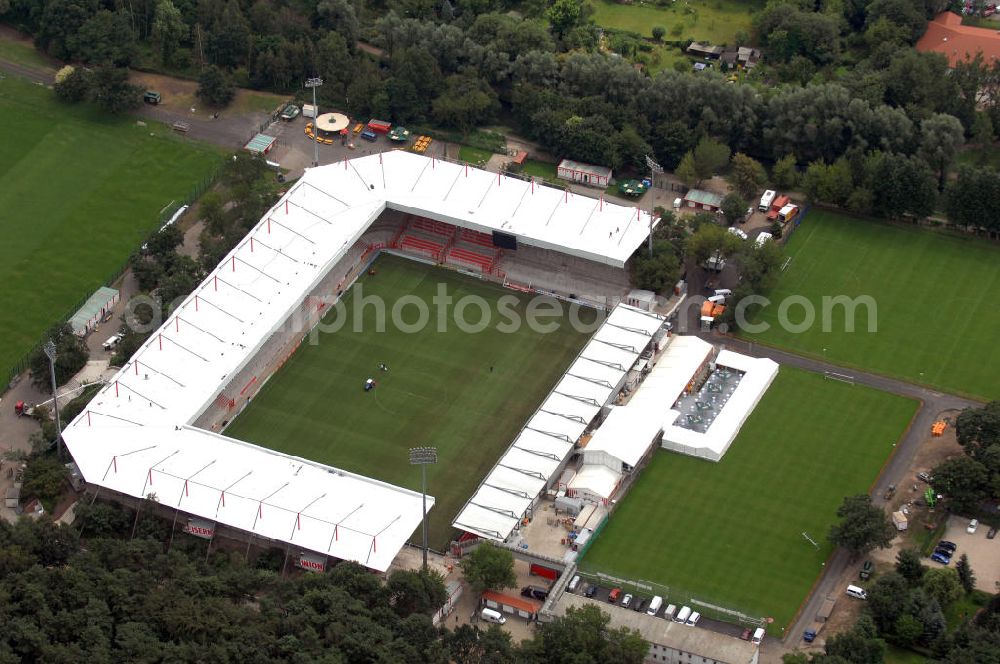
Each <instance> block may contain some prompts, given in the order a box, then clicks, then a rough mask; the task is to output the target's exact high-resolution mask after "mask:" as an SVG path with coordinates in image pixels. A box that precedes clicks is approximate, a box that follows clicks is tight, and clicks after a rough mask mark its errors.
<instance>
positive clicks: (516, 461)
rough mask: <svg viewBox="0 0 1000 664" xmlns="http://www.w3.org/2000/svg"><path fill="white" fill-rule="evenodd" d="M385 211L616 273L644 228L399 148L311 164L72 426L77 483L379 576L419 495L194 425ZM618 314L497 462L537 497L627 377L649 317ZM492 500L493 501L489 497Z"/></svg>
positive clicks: (412, 518) (614, 211)
mask: <svg viewBox="0 0 1000 664" xmlns="http://www.w3.org/2000/svg"><path fill="white" fill-rule="evenodd" d="M387 207H390V208H393V209H398V210H404V211H408V212H412V213H415V214H420V215H423V216H426V217H430V218H434V219H437V220H439V221H444V222H447V223H451V224H456V225H460V226H464V227H467V228H471V229H475V230H480V231H485V232H490V231H492V230H500V231H503V232H505V233H511V234H514V235H517V237H518V240H519V241H522V242H524V243H527V244H531V245H535V246H539V247H546V248H551V249H555V250H557V251H561V252H565V253H570V254H573V255H576V256H580V257H584V258H587V259H590V260H594V261H599V262H602V263H606V264H609V265H614V266H622V265H624V263H625V261H626V260H627V259H628V257H629V256H630V255H631V254H632V252H633V251H634V250H635V248H636V247H637V246H638V245H640V244H641V243H642V241H643V240H644V238H645V237H646V234H647V228H648V225H649V216H648V215H643V214H642V213H640V212H638V211H637V209H634V208H625V207H621V206H617V205H612V204H608V203H601V202H599V201H596V200H594V199H590V198H587V197H584V196H574V195H572V194H565V193H564V192H563V191H561V190H556V189H552V188H549V187H543V186H540V185H537V184H533V183H529V182H524V181H520V180H516V179H513V178H506V177H503V176H499V177H498V176H496V175H494V174H490V173H487V172H485V171H480V170H478V169H475V168H467V167H464V166H459V165H456V164H451V163H447V162H441V161H435V160H433V159H430V158H427V157H423V156H419V155H415V154H411V153H406V152H390V153H386V154H384V155H372V156H369V157H363V158H359V159H354V160H350V161H344V162H341V163H338V164H332V165H329V166H323V167H320V168H314V169H310V170H308V171H307V172H306V174H305V175H304V176H303V177H302V178H301V179H300V180H299V181H298V182H297V183H296V184H295V185H294V186H293V187H292V188H291V190H290V191H289V192H288V193H287V194H286V195H285V196H284V197H283V198H282V199H281V200H280V201H279V202H278V203H277V204H276V205H275V206H274V207H273V208H272V209H271V210H270V211H269V212H268V214H266V215H265V217H264V218H263V219H261V221H260V222H259V223H258V224H257V226H255V227H254V228H253V230H251V231H250V233H249V234H248V235H247V236H246V237H245V238H244V239H243V241H242V242H241V243H240V244H239V245H238V246H237V247H236V248H234V249H233V250H232V251H231V252H230V253H229V254H228V255H227V256H226V257H225V258H224V259H223V260H222V262H221V263H220V264H219V265H218V266H217V267H216V268H215V269H214V270H213V271H212V272H211V274H209V276H208V277H207V278H206V279H205V281H204V282H202V283H201V284H200V285H199V286H198V287H197V288H196V290H195V291H194V292H193V293H192V294H191V295H190V296H189V297H188V298H187V299H186V300H185V301H184V302H183V303H182V304H181V305H180V306H179V307H177V308H176V309H175V310H174V312H173V313H172V314H171V316H170V317H169V318H168V319H167V321H166V322H165V323H164V324H163V326H162V327H161V328H160V329H159V330H158V331H156V332H154V333H153V335H152V336H151V337H150V338H149V340H148V341H147V342H146V344H145V345H144V346H143V347H142V348H140V349H139V350H138V351H137V352H136V354H135V355H134V356H133V357H132V358H131V360H130V361H129V362H128V363H127V364H126V366H125V367H123V368H122V370H121V371H120V372H119V373H118V374H117V375H116V376H115V377H114V378H113V379H112V381H111V382H110V383H109V384H108V385H107V386H106V387H105V388H104V389H103V390H101V392H100V393H98V395H97V396H96V397H95V398H94V400H93V401H92V402H91V403H90V405H89V407H88V410H86V411H84V412H83V413H81V414H80V415H79V416H78V417H77V418H76V419H75V420H74V421H73V422H72V423H71V424H70V425H69V426H68V427H67V428H66V431H65V434H64V438H65V440H66V444H67V446H68V448H69V450H70V451H71V452H72V454H73V458H74V459H75V460H76V462H77V464H78V465H79V467H80V470H81V472H82V474H83V476H84V478H85V479H86V480H87V481H88V482H90V483H92V484H95V485H98V486H102V487H106V488H108V489H112V490H114V491H119V492H121V493H124V494H127V495H129V496H133V497H137V498H143V497H146V496H148V495H149V494H151V493H155V494H156V498H157V500H159V502H160V503H161V504H163V505H168V506H172V507H176V508H178V509H180V510H182V511H184V512H185V513H189V514H192V515H196V516H199V517H203V518H207V519H212V520H215V521H217V522H219V523H221V524H224V525H229V526H233V527H236V528H240V529H243V530H247V531H250V532H252V533H255V534H258V535H261V536H263V537H268V538H271V539H275V540H279V541H283V542H288V543H291V544H294V545H297V546H301V547H304V548H307V549H310V550H312V551H317V552H323V553H328V554H330V555H332V556H335V557H337V558H341V559H344V560H355V561H358V562H360V563H362V564H364V565H367V566H368V567H371V568H374V569H377V570H383V571H384V570H385V569H386V568H387V567H388V566H389V563H390V562H391V561H392V559H393V558H394V557H395V555H396V553H397V552H398V551H399V548H400V547H402V546H403V544H404V543H405V541H406V540H407V538H409V536H410V535H411V534H412V532H413V530H414V529H415V528H416V527H417V525H419V523H420V517H421V500H420V494H419V493H415V492H412V491H409V490H406V489H401V488H399V487H394V486H391V485H388V484H385V483H383V482H378V481H375V480H372V479H368V478H364V477H361V476H357V475H352V474H350V473H345V472H343V471H340V470H337V469H335V468H330V467H327V466H324V465H321V464H317V463H314V462H311V461H308V460H305V459H298V458H295V457H289V456H286V455H283V454H279V453H277V452H273V451H271V450H267V449H265V448H262V447H257V446H254V445H250V444H248V443H244V442H241V441H238V440H234V439H232V438H227V437H224V436H220V435H216V434H213V433H210V432H207V431H203V430H201V429H197V428H194V427H192V426H190V424H191V423H192V422H193V421H195V420H196V419H197V417H198V416H199V415H200V414H201V413H202V412H203V411H204V410H206V409H207V408H208V407H209V406H211V404H212V403H213V401H214V400H215V398H216V397H217V396H218V395H219V393H220V391H221V390H222V386H224V385H225V384H226V383H227V380H229V379H230V378H231V377H232V376H235V375H236V374H237V373H238V372H239V371H240V370H242V369H243V367H244V366H245V365H246V364H247V363H248V362H249V361H250V360H252V358H253V357H254V355H255V354H256V353H257V351H258V350H259V349H260V348H261V346H262V345H263V343H264V342H265V341H266V340H267V339H268V338H269V337H270V336H271V335H272V333H273V332H275V331H276V330H277V329H278V328H279V327H280V326H281V325H282V324H283V323H284V322H285V320H286V319H287V318H288V316H289V315H290V314H291V313H292V312H293V311H294V310H295V309H296V308H297V307H298V306H299V305H300V304H301V303H302V301H303V300H304V298H305V297H306V295H307V294H308V293H309V292H310V291H311V290H312V289H313V288H314V287H315V286H316V285H317V284H318V283H319V282H320V281H321V280H322V279H323V277H324V276H325V275H326V274H327V272H328V271H329V270H330V269H331V268H332V267H333V266H334V265H335V264H336V263H337V262H338V261H339V260H340V259H341V258H342V257H343V256H344V255H345V253H346V252H347V250H348V249H350V248H351V246H352V245H354V244H355V242H357V240H358V239H359V238H360V237H361V236H362V235H363V234H364V232H365V231H366V230H367V229H368V227H369V226H370V225H371V223H372V222H373V221H374V220H375V219H376V218H378V216H379V215H380V214H381V213H382V212H383V211H384V210H385V209H386V208H387ZM616 316H617V318H616ZM612 318H613V319H614V320H621V321H623V323H622V324H623V325H635V326H638V329H641V330H643V332H640V333H628V332H627V331H626V330H625V329H621V330H618V332H616V333H615V334H614V335H611V334H610V332H605V330H606V329H608V330H610V329H613V328H609V327H608V325H607V324H606V325H605V327H604V328H602V330H601V332H599V333H598V337H601V335H602V334H603V335H605V336H608V337H609V340H608V344H609V347H610V348H611V349H612V350H610V351H609V350H607V349H601V350H600V351H597V350H595V351H594V352H593V355H587V356H588V357H591V356H592V357H594V358H595V360H598V361H588V360H584V359H580V360H578V363H581V365H582V366H576V365H574V367H573V368H572V370H571V371H570V372H569V374H572V376H571V375H567V376H566V377H565V378H564V379H563V381H562V382H561V383H560V385H559V386H557V388H556V392H558V394H555V393H554V394H553V395H552V396H550V400H552V401H551V403H550V402H548V401H547V402H546V404H547V405H546V406H545V408H544V409H545V410H547V411H550V412H556V413H560V415H550V414H547V413H545V412H541V411H540V412H539V413H537V414H536V415H535V417H534V418H532V420H531V421H530V422H529V423H528V427H531V428H534V429H536V430H537V431H539V432H541V433H538V434H532V435H531V436H530V437H529V436H527V435H525V436H523V438H524V441H523V442H519V441H521V439H520V438H519V440H518V441H515V444H514V445H512V446H511V449H510V450H509V451H508V452H507V454H506V455H505V457H504V458H503V459H502V460H501V465H503V464H506V465H508V466H509V467H511V468H514V469H516V470H514V471H512V472H514V473H518V475H517V476H516V477H517V479H518V481H519V483H514V484H517V485H518V486H521V485H524V484H527V485H528V488H527V489H526V490H527V491H528V492H531V491H535V492H536V493H537V489H536V488H535V485H536V484H538V483H542V484H544V481H545V480H544V479H542V477H541V476H545V477H547V475H546V472H548V470H547V469H548V468H549V467H552V468H554V467H555V466H556V465H558V461H557V459H561V458H563V457H564V456H565V453H563V452H562V451H561V449H562V446H561V445H554V444H553V442H552V441H565V440H569V439H572V440H575V437H576V436H578V435H579V433H578V432H577V429H578V428H579V427H580V426H582V425H580V424H579V422H578V421H577V420H576V419H567V418H566V417H564V416H563V414H570V415H571V416H572V417H574V418H576V417H579V418H581V419H588V418H587V413H588V412H589V408H587V407H584V405H583V404H585V403H586V401H587V400H588V399H589V400H597V401H600V400H601V399H602V398H604V397H602V395H605V396H606V393H607V389H606V387H605V385H606V384H607V383H609V382H612V383H613V382H614V380H613V379H614V377H615V376H616V375H618V370H617V369H615V370H609V367H608V366H606V365H616V364H622V365H624V364H625V363H626V362H627V361H628V358H629V357H631V356H632V354H633V347H634V346H635V345H636V344H640V343H641V342H642V340H643V339H644V338H645V337H644V334H645V332H644V330H645V329H646V328H647V327H648V321H650V320H651V318H649V317H648V314H645V313H642V312H639V313H635V312H632V311H625V312H623V313H619V312H618V311H617V310H616V312H615V314H614V315H613V316H612ZM640 321H647V324H646V325H645V326H644V325H641V324H640ZM612 336H613V337H614V338H613V339H610V337H612ZM594 343H598V342H597V341H592V342H591V344H590V346H588V348H590V347H591V346H593V344H594ZM638 350H639V351H641V347H640V348H639V349H638ZM635 353H638V351H635ZM609 358H610V359H609ZM583 365H585V366H583ZM627 368H628V367H627V366H626V367H625V369H626V370H627ZM579 376H582V378H581V377H579ZM560 395H569V401H567V398H566V397H565V396H560ZM556 397H559V398H558V400H555V398H556ZM574 399H575V401H574ZM581 400H582V401H581ZM570 401H572V403H570ZM526 431H527V429H526ZM569 444H570V446H571V445H572V442H570V443H569ZM500 467H501V466H498V468H500ZM524 473H528V474H524ZM505 475H507V476H508V479H506V480H504V481H505V482H506V483H507V485H510V484H512V483H511V481H510V479H509V475H510V473H505ZM491 478H492V475H491ZM522 478H525V479H522ZM528 478H531V481H528ZM536 478H537V479H536ZM496 481H497V482H500V481H501V480H500V479H496ZM504 488H507V486H506V485H505V487H504ZM482 490H483V489H481V491H482ZM500 493H501V494H503V495H504V496H511V495H514V494H507V493H504V492H503V491H500ZM428 499H429V501H430V504H433V498H430V497H429V498H428ZM499 502H502V501H499V496H496V495H495V494H493V495H491V496H490V499H489V501H486V502H485V504H487V505H490V506H491V507H492V506H493V504H494V503H499ZM515 502H516V503H517V504H516V505H514V506H513V507H514V511H516V508H517V505H520V501H515ZM501 509H506V507H502V508H501ZM502 528H503V526H498V527H497V530H502ZM508 532H509V529H508Z"/></svg>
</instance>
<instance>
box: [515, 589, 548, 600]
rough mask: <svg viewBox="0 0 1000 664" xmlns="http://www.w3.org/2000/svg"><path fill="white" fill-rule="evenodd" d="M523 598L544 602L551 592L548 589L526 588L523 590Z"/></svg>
mask: <svg viewBox="0 0 1000 664" xmlns="http://www.w3.org/2000/svg"><path fill="white" fill-rule="evenodd" d="M521 596H522V597H530V598H531V599H542V600H544V599H545V598H546V597H548V596H549V591H548V589H546V588H539V587H538V586H525V587H523V588H521Z"/></svg>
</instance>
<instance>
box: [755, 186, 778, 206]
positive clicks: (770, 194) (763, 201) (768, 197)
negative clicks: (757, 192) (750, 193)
mask: <svg viewBox="0 0 1000 664" xmlns="http://www.w3.org/2000/svg"><path fill="white" fill-rule="evenodd" d="M777 195H778V192H776V191H774V190H773V189H768V190H767V191H765V192H764V195H763V196H761V197H760V205H758V206H757V209H758V210H759V211H760V212H767V211H768V210H770V209H771V203H773V202H774V197H775V196H777Z"/></svg>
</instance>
